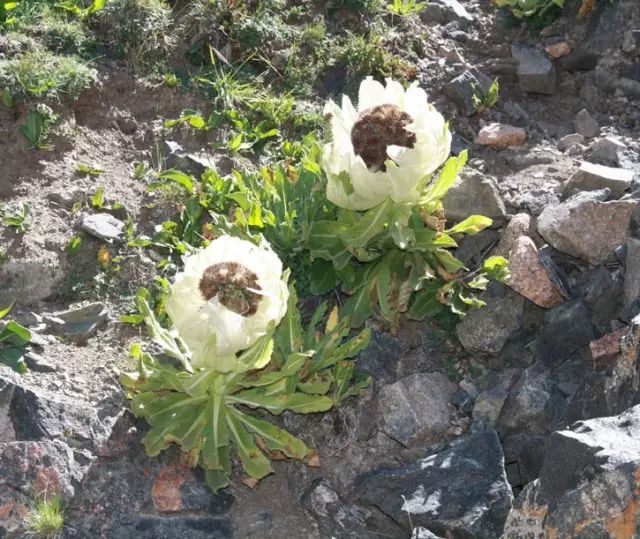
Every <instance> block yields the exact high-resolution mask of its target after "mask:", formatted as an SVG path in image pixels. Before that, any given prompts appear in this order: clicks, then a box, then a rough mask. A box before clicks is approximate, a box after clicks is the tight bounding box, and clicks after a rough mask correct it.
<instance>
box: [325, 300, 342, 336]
mask: <svg viewBox="0 0 640 539" xmlns="http://www.w3.org/2000/svg"><path fill="white" fill-rule="evenodd" d="M338 319H339V312H338V306H337V305H336V306H335V307H334V308H333V309H332V310H331V313H330V314H329V318H328V319H327V325H326V326H325V328H324V332H325V333H329V332H331V331H333V329H334V328H335V327H336V324H337V323H338Z"/></svg>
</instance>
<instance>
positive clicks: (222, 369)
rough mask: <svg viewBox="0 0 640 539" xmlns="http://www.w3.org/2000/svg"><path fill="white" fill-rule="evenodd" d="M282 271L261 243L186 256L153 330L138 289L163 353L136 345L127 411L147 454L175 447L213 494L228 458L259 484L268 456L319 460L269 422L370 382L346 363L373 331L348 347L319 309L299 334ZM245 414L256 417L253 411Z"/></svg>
mask: <svg viewBox="0 0 640 539" xmlns="http://www.w3.org/2000/svg"><path fill="white" fill-rule="evenodd" d="M287 277H288V274H287V272H286V271H284V272H283V269H282V264H281V263H280V260H279V259H278V257H277V256H276V255H275V254H274V253H273V251H271V249H270V247H269V246H268V245H266V244H265V243H264V242H263V243H262V244H260V245H256V244H254V243H252V242H250V241H247V240H240V239H237V238H231V237H226V236H223V237H221V238H218V239H216V240H214V241H212V242H211V244H210V245H209V246H208V247H206V248H205V249H203V250H201V251H199V252H196V253H194V254H192V255H191V256H189V257H187V258H186V260H185V264H184V270H183V271H182V272H181V273H179V274H178V275H177V276H176V278H175V281H174V284H173V285H172V286H171V289H170V291H169V297H168V300H167V312H168V314H169V316H170V318H171V319H172V321H173V323H174V326H175V327H174V328H172V329H166V328H164V327H162V326H161V325H160V323H159V322H158V320H157V318H156V316H155V314H154V312H153V310H152V309H151V307H150V304H149V293H148V291H147V290H145V289H141V290H140V291H139V292H138V294H137V298H136V299H137V306H138V310H139V312H140V314H141V315H142V316H143V317H144V319H145V322H146V324H147V327H148V329H149V331H150V333H151V335H152V337H153V339H154V341H155V342H156V343H157V344H158V345H159V346H160V347H161V349H162V355H160V356H158V357H154V356H152V355H151V354H149V353H146V352H144V351H143V350H142V348H141V347H140V345H135V346H134V347H133V348H132V355H133V357H134V358H135V359H136V360H137V362H138V369H137V372H133V373H125V374H123V375H122V377H121V381H122V383H123V385H124V386H125V387H126V389H127V390H128V395H129V397H130V398H131V409H132V411H133V413H134V414H135V415H136V416H138V417H144V418H145V419H146V420H147V422H148V423H149V425H150V427H151V428H150V430H149V432H148V433H147V434H146V436H145V437H144V440H143V442H144V445H145V448H146V451H147V453H148V454H149V455H150V456H154V455H157V454H159V453H160V452H161V451H162V450H164V449H166V448H167V447H168V446H169V445H170V444H172V443H174V444H177V445H178V446H179V447H180V449H181V450H182V451H183V453H184V454H185V455H186V457H187V458H186V461H187V462H189V463H190V464H191V465H192V466H198V465H199V466H201V467H202V468H203V469H204V471H205V476H206V480H207V483H208V484H209V486H210V487H211V488H212V489H213V490H214V491H217V490H218V489H220V488H223V487H225V486H226V485H228V484H229V481H230V474H231V471H232V458H233V455H234V453H235V455H237V459H238V460H239V462H240V463H241V465H242V467H243V469H244V471H245V472H246V473H247V474H248V475H249V476H250V477H251V478H253V479H254V480H259V479H261V478H263V477H265V476H266V475H268V474H269V473H271V472H272V468H271V460H276V459H284V458H291V459H299V460H302V461H305V462H307V463H308V464H310V465H312V464H315V463H316V462H317V456H316V454H315V453H314V451H313V450H311V449H310V448H309V447H307V446H306V445H305V443H304V442H303V441H302V440H301V439H299V438H297V437H295V436H293V435H291V434H289V433H288V432H287V431H285V430H283V429H281V428H279V427H277V426H275V425H273V424H272V423H271V422H270V421H269V418H270V417H272V416H273V415H278V414H280V413H282V412H283V411H285V410H290V411H293V412H298V413H313V412H323V411H326V410H328V409H330V408H331V407H332V406H334V405H336V404H339V403H340V402H341V401H342V400H344V399H345V398H347V397H349V396H351V395H356V394H358V393H359V392H360V391H361V390H362V389H363V388H364V387H366V386H367V385H368V383H369V380H368V379H362V378H358V377H357V376H354V362H353V358H354V357H355V356H356V355H357V354H358V352H360V351H361V350H363V349H364V348H365V347H366V346H367V345H368V343H369V338H370V334H369V331H368V330H365V331H362V332H360V333H359V334H358V335H357V336H355V337H353V338H351V339H346V337H347V335H348V334H349V327H350V321H349V319H348V318H343V319H339V317H338V312H337V310H336V309H334V310H333V311H331V313H330V314H329V316H328V321H327V322H326V324H325V327H324V328H323V329H322V330H320V329H319V326H320V324H321V322H322V321H323V320H324V319H325V318H326V314H327V313H328V306H327V304H326V303H325V304H322V305H320V307H318V309H317V310H316V311H315V313H314V314H313V316H312V317H311V321H310V323H309V325H308V327H307V329H306V330H303V327H302V325H301V321H300V314H299V312H298V310H297V306H296V303H297V298H296V294H295V290H294V289H293V287H291V286H290V287H287ZM251 410H256V411H255V412H251Z"/></svg>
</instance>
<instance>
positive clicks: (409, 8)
mask: <svg viewBox="0 0 640 539" xmlns="http://www.w3.org/2000/svg"><path fill="white" fill-rule="evenodd" d="M426 7H427V2H416V0H393V1H392V2H391V3H390V4H387V9H388V10H389V11H390V12H391V13H393V14H394V15H398V16H399V17H408V16H409V15H415V14H417V13H420V12H421V11H422V10H424V8H426Z"/></svg>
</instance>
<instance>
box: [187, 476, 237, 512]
mask: <svg viewBox="0 0 640 539" xmlns="http://www.w3.org/2000/svg"><path fill="white" fill-rule="evenodd" d="M196 470H197V472H196V476H197V477H198V480H197V481H186V482H185V483H184V484H183V485H182V487H180V498H181V500H182V506H183V509H184V511H194V512H195V511H201V512H205V513H207V514H209V515H223V514H225V513H227V512H228V511H229V509H231V506H232V505H233V502H234V501H235V498H234V497H233V496H232V495H231V494H230V493H229V492H227V491H221V492H218V493H217V494H213V493H212V492H211V489H210V488H209V487H208V486H207V484H206V483H205V482H204V480H203V479H204V474H203V473H202V470H201V469H199V468H197V469H196Z"/></svg>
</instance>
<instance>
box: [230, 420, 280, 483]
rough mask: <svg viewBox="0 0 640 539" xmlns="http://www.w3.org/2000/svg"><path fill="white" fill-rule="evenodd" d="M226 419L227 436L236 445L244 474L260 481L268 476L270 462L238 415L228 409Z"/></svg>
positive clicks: (270, 469)
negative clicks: (229, 436) (228, 435)
mask: <svg viewBox="0 0 640 539" xmlns="http://www.w3.org/2000/svg"><path fill="white" fill-rule="evenodd" d="M226 417H227V426H228V427H229V434H230V435H231V439H232V440H233V441H234V442H235V444H236V448H237V450H238V456H239V457H240V462H242V467H243V468H244V470H245V472H247V473H248V474H249V475H250V476H251V477H253V478H254V479H262V478H263V477H266V476H267V475H269V474H270V473H271V472H272V471H273V469H272V468H271V462H270V461H269V459H268V458H267V457H265V456H264V454H263V453H262V451H260V449H259V448H258V446H257V445H256V444H255V442H254V441H253V437H252V436H251V434H249V432H248V431H247V429H246V427H245V426H244V425H243V423H242V422H241V421H240V418H239V413H238V412H236V411H235V410H233V409H231V408H230V409H229V413H228V414H227V416H226Z"/></svg>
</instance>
